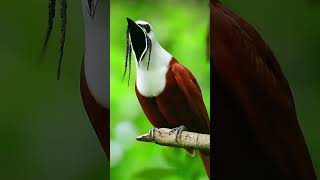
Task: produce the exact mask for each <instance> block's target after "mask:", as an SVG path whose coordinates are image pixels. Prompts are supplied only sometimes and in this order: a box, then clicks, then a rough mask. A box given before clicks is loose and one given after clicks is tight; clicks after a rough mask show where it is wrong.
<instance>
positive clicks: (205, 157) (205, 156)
mask: <svg viewBox="0 0 320 180" xmlns="http://www.w3.org/2000/svg"><path fill="white" fill-rule="evenodd" d="M199 155H200V158H201V160H202V164H203V166H204V168H205V169H206V172H207V175H208V177H209V179H210V152H203V151H199Z"/></svg>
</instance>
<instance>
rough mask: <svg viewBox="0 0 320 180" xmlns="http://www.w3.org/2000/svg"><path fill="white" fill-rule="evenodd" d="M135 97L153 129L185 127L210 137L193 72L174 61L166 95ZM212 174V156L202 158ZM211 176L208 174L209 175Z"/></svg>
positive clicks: (167, 81)
mask: <svg viewBox="0 0 320 180" xmlns="http://www.w3.org/2000/svg"><path fill="white" fill-rule="evenodd" d="M136 95H137V97H138V100H139V102H140V104H141V107H142V109H143V111H144V113H145V114H146V116H147V118H148V120H149V121H150V122H151V124H152V125H153V126H154V127H157V128H160V127H167V128H175V127H178V126H181V125H185V126H186V127H187V128H188V129H189V130H190V131H193V132H199V133H206V134H209V133H210V125H209V124H210V123H209V117H208V114H207V110H206V107H205V104H204V102H203V99H202V94H201V90H200V87H199V85H198V83H197V81H196V79H195V78H194V76H193V75H192V74H191V72H190V71H189V70H188V69H187V68H185V67H184V66H182V65H181V64H179V63H178V61H177V60H175V59H172V60H171V62H170V65H169V70H168V73H167V75H166V86H165V89H164V91H163V92H162V93H161V94H160V95H158V96H157V97H153V98H148V97H144V96H142V95H141V94H140V93H139V91H138V89H137V87H136ZM200 155H201V157H202V158H204V159H203V162H204V164H205V166H206V167H207V168H208V169H207V170H209V168H210V163H209V161H210V159H209V153H208V152H207V153H202V154H200ZM207 173H209V172H207Z"/></svg>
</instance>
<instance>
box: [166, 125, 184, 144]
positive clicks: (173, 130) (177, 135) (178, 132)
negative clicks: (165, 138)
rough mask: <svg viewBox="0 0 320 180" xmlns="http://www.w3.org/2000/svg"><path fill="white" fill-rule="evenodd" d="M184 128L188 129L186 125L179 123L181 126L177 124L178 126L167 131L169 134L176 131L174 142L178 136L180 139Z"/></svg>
mask: <svg viewBox="0 0 320 180" xmlns="http://www.w3.org/2000/svg"><path fill="white" fill-rule="evenodd" d="M186 130H188V128H187V126H185V125H181V126H179V127H176V128H173V129H172V130H171V131H170V132H169V135H171V134H172V133H174V132H175V131H177V134H176V142H178V138H179V139H180V140H181V135H182V132H183V131H186Z"/></svg>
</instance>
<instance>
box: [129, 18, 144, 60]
mask: <svg viewBox="0 0 320 180" xmlns="http://www.w3.org/2000/svg"><path fill="white" fill-rule="evenodd" d="M127 22H128V30H129V35H130V43H131V45H132V48H133V51H134V54H135V56H136V59H137V62H138V63H140V62H141V61H142V59H143V57H144V55H145V54H146V52H147V49H148V45H147V35H146V34H145V32H144V31H143V30H142V28H141V27H140V26H138V25H137V24H136V23H135V22H134V21H132V20H131V19H129V18H127Z"/></svg>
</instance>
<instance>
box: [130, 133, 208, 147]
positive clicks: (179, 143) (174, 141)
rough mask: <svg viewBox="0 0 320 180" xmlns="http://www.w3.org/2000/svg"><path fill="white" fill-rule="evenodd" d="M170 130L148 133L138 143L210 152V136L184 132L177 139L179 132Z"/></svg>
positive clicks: (139, 138)
mask: <svg viewBox="0 0 320 180" xmlns="http://www.w3.org/2000/svg"><path fill="white" fill-rule="evenodd" d="M171 130H172V129H168V128H160V129H157V128H156V129H154V131H153V132H152V130H151V131H150V132H149V133H148V134H143V135H141V136H138V137H137V138H136V139H137V140H138V141H144V142H154V143H156V144H159V145H163V146H171V147H180V148H192V149H201V150H205V151H210V135H209V134H200V133H195V132H188V131H183V132H182V133H181V138H176V135H177V131H172V133H170V131H171Z"/></svg>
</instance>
